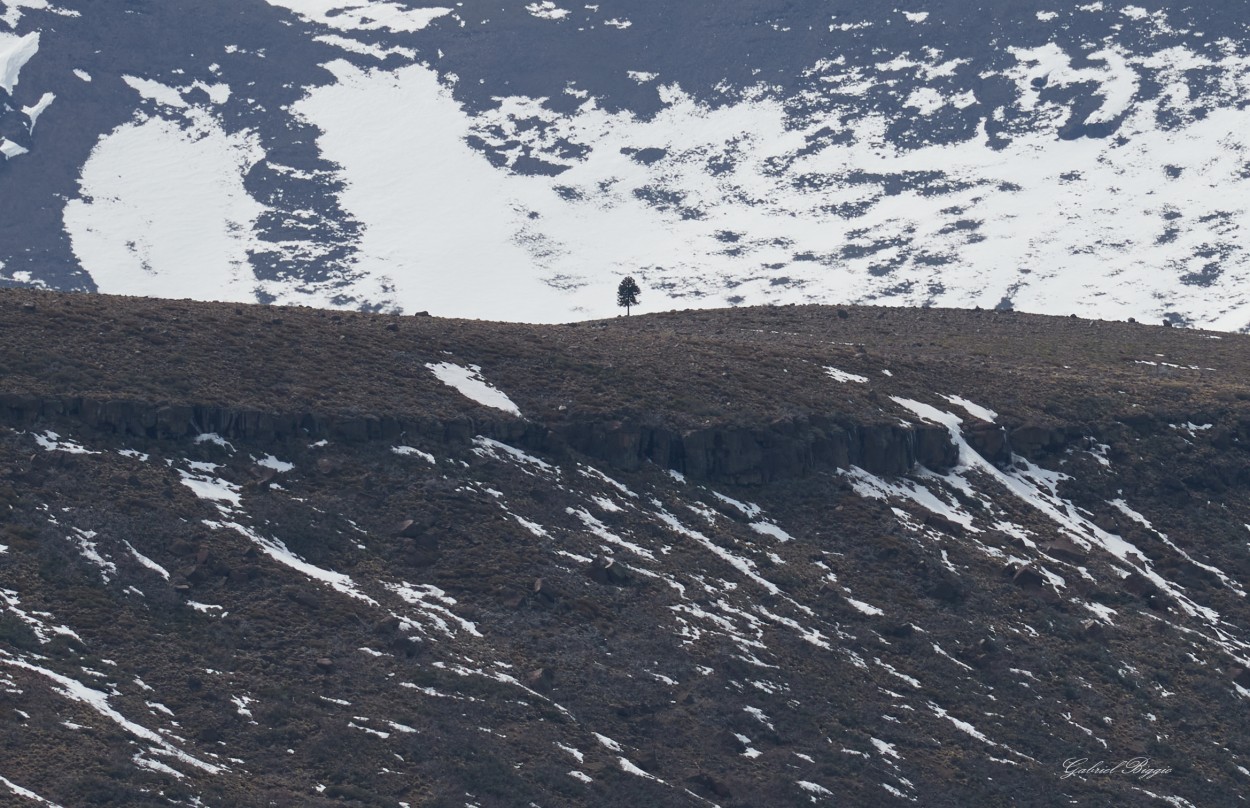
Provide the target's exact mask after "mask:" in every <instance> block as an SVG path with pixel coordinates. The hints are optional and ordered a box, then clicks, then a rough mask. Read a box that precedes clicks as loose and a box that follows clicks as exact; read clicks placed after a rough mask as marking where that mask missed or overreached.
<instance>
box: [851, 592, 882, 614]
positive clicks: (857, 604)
mask: <svg viewBox="0 0 1250 808" xmlns="http://www.w3.org/2000/svg"><path fill="white" fill-rule="evenodd" d="M843 597H845V598H846V602H847V603H849V604H851V606H853V607H854V608H855V610H856V611H858V612H862V613H864V614H866V615H868V616H870V617H875V616H877V615H882V614H885V612H884V611H883V610H881V609H878V608H877V607H876V606H872V605H870V604H867V603H864V602H863V601H862V600H856V599H855V598H853V597H850V596H849V595H844V596H843Z"/></svg>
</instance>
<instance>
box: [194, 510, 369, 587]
mask: <svg viewBox="0 0 1250 808" xmlns="http://www.w3.org/2000/svg"><path fill="white" fill-rule="evenodd" d="M203 522H204V524H205V525H207V526H208V527H210V528H212V529H214V530H222V529H229V530H233V531H235V532H236V533H239V534H242V535H243V536H245V537H247V538H248V539H250V540H251V541H252V543H253V544H255V545H256V546H257V548H259V549H260V550H261V551H262V552H264V553H265V555H267V556H269V557H270V558H272V559H273V560H274V561H277V562H278V563H279V564H282V565H284V566H287V567H290V568H291V569H293V570H295V571H297V572H300V573H302V574H304V575H306V576H308V577H309V578H313V579H315V580H318V581H321V582H322V583H324V584H326V585H328V586H329V587H331V588H332V589H334V590H335V591H338V592H341V593H343V594H344V595H348V596H350V597H353V598H356V599H357V600H362V601H364V602H366V603H370V604H372V605H375V606H376V605H377V601H375V600H374V599H373V598H371V597H369V596H368V595H365V594H364V593H362V592H361V591H360V590H359V589H357V588H356V584H355V582H354V581H352V579H351V576H349V575H345V574H343V573H341V572H334V571H332V570H327V569H322V568H321V567H318V566H316V565H314V564H309V563H308V562H307V561H305V560H304V559H302V558H300V557H299V556H297V555H295V554H294V553H292V552H291V551H290V550H288V549H287V546H286V545H285V544H283V543H282V542H281V541H279V540H278V539H270V538H266V537H265V536H262V535H261V534H259V533H257V532H256V531H254V530H252V529H250V528H247V527H244V526H243V525H240V524H239V523H237V522H215V521H212V520H209V519H205V520H203Z"/></svg>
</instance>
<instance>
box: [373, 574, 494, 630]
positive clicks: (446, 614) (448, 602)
mask: <svg viewBox="0 0 1250 808" xmlns="http://www.w3.org/2000/svg"><path fill="white" fill-rule="evenodd" d="M386 588H387V589H389V590H391V591H392V592H394V593H395V594H396V595H399V597H401V598H402V599H403V600H404V602H405V603H409V604H411V605H413V606H416V607H417V608H419V609H421V611H422V612H424V613H425V614H426V616H428V617H429V618H431V619H432V620H433V621H434V623H435V625H436V626H438V628H439V629H440V630H441V631H442V632H443V633H444V634H446V635H447V636H449V637H454V636H455V632H454V631H452V629H451V627H450V626H449V625H448V623H447V621H448V620H450V621H451V622H452V623H455V624H456V625H457V626H459V627H460V629H461V630H462V631H465V632H468V633H469V634H471V635H473V636H474V637H481V636H482V633H481V632H480V631H478V630H477V626H476V625H474V624H473V623H472V622H471V621H469V620H465V619H464V618H463V617H460V616H459V615H457V614H456V613H455V612H453V611H452V610H451V609H449V608H447V607H448V606H455V605H456V599H455V598H453V597H451V596H449V595H448V594H447V593H446V592H444V591H443V590H441V589H439V588H438V587H437V586H434V585H433V584H410V583H408V582H407V581H405V582H404V583H401V584H386ZM444 618H446V619H444Z"/></svg>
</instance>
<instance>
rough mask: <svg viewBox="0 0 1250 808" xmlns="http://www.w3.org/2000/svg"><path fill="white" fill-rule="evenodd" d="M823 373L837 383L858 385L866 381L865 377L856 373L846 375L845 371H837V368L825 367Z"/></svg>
mask: <svg viewBox="0 0 1250 808" xmlns="http://www.w3.org/2000/svg"><path fill="white" fill-rule="evenodd" d="M825 373H827V374H828V375H829V376H830V378H832V379H833V380H834V381H839V382H856V383H858V384H864V383H866V382H867V381H868V377H867V376H860V375H859V374H856V373H847V372H846V371H845V370H838V369H837V368H832V367H826V368H825Z"/></svg>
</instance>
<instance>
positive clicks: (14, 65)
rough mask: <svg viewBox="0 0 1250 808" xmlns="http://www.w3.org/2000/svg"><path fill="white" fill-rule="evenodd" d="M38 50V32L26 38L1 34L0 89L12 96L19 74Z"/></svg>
mask: <svg viewBox="0 0 1250 808" xmlns="http://www.w3.org/2000/svg"><path fill="white" fill-rule="evenodd" d="M38 50H39V32H38V31H31V32H30V33H29V34H26V35H25V36H17V35H16V34H5V33H0V89H3V90H4V91H5V92H7V93H9V94H10V95H12V93H13V88H14V87H16V86H17V79H18V74H19V73H21V71H22V68H23V67H25V66H26V63H27V62H29V61H30V59H31V57H32V56H34V55H35V53H36V52H38Z"/></svg>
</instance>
